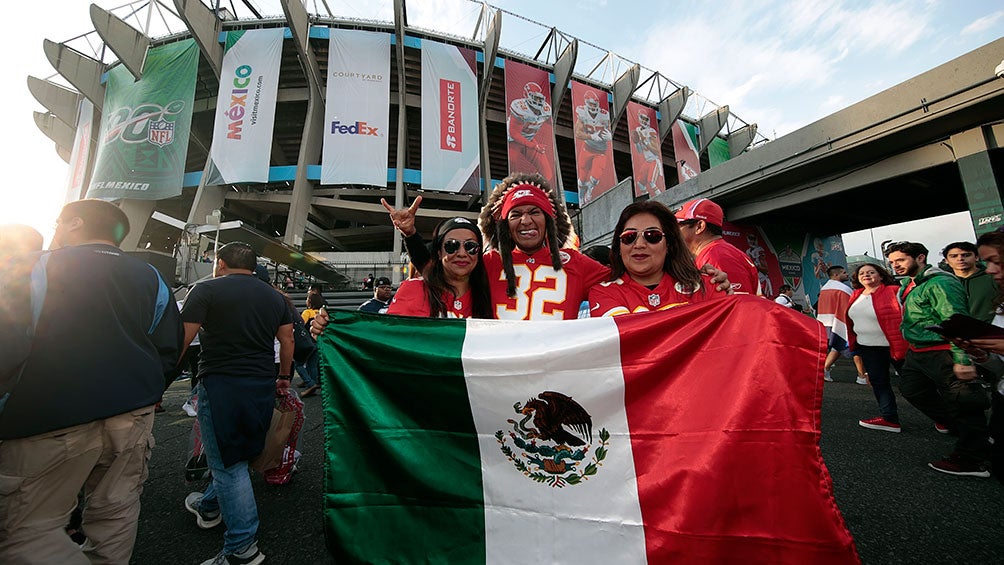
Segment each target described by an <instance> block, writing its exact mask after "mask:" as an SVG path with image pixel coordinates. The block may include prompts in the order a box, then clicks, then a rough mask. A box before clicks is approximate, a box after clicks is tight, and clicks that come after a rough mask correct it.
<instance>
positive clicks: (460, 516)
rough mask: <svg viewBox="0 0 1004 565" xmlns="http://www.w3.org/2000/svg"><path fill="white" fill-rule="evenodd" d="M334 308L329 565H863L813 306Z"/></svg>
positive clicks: (330, 330)
mask: <svg viewBox="0 0 1004 565" xmlns="http://www.w3.org/2000/svg"><path fill="white" fill-rule="evenodd" d="M331 314H332V323H331V324H329V325H328V327H327V330H326V331H325V332H324V333H323V334H322V335H321V337H320V339H319V345H320V356H321V371H322V380H323V384H322V392H323V395H324V399H323V406H324V437H325V453H324V457H325V469H324V487H323V502H322V505H323V506H322V507H323V512H324V515H323V521H324V529H325V538H326V541H327V544H328V549H329V551H330V552H331V553H332V554H333V556H334V558H335V561H336V562H339V563H343V562H344V563H349V562H351V563H426V562H436V563H439V562H442V563H513V564H517V563H618V564H621V563H624V564H635V563H771V564H790V565H796V564H797V565H802V564H805V563H812V564H834V565H836V564H845V563H846V564H853V563H858V561H859V560H858V556H857V553H856V550H855V548H854V542H853V540H852V538H851V534H850V533H849V532H848V531H847V528H846V526H845V524H844V521H843V518H842V517H841V515H840V511H839V510H838V508H837V505H836V503H835V501H834V499H833V487H832V483H831V480H830V475H829V472H828V471H827V469H826V466H825V465H824V464H823V460H822V457H821V455H820V451H819V437H820V424H819V422H820V409H821V398H822V390H823V375H822V365H823V360H824V358H825V355H826V333H825V332H824V331H823V328H822V326H820V325H819V324H818V323H817V322H816V321H815V320H813V319H811V318H809V317H808V316H804V315H801V314H799V313H797V312H794V311H792V310H790V309H788V308H783V307H781V306H778V305H777V304H774V303H772V302H770V301H768V300H764V299H762V298H758V297H755V296H749V295H744V296H729V297H723V298H720V299H716V300H711V301H706V302H701V303H698V304H689V305H684V306H680V307H677V308H672V309H670V310H666V311H661V312H649V313H645V314H636V315H626V316H617V317H614V318H592V319H586V320H569V321H558V322H518V321H516V322H514V321H501V320H478V319H466V320H442V319H425V318H406V317H400V316H388V315H375V314H366V313H360V312H353V311H343V310H333V311H332V312H331ZM753 327H755V328H757V331H750V328H753ZM683 344H686V345H685V346H683ZM723 391H729V393H728V394H723Z"/></svg>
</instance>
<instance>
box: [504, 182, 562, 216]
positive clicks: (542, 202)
mask: <svg viewBox="0 0 1004 565" xmlns="http://www.w3.org/2000/svg"><path fill="white" fill-rule="evenodd" d="M528 204H532V205H534V206H536V207H538V208H540V209H541V211H542V212H544V213H545V214H547V215H548V216H551V217H552V218H553V217H554V204H553V203H551V199H550V198H548V197H547V193H545V192H544V189H542V188H540V187H539V186H537V185H535V184H530V183H522V184H517V185H515V186H513V187H512V188H510V189H509V191H508V192H506V195H505V197H504V198H503V199H502V210H501V213H500V215H499V219H501V218H507V217H509V211H510V210H512V209H513V208H515V207H517V206H526V205H528Z"/></svg>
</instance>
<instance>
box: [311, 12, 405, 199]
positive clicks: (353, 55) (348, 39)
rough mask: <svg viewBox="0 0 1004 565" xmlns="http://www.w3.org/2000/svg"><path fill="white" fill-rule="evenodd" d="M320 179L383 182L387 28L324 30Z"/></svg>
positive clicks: (387, 126)
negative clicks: (384, 30)
mask: <svg viewBox="0 0 1004 565" xmlns="http://www.w3.org/2000/svg"><path fill="white" fill-rule="evenodd" d="M329 33H330V36H329V37H330V39H329V45H328V77H327V78H328V87H327V94H326V96H325V109H324V149H323V153H322V156H321V184H365V185H371V186H383V187H385V186H387V140H388V138H387V132H388V131H389V129H390V34H387V33H376V32H370V31H357V30H351V29H335V28H332V29H330V30H329Z"/></svg>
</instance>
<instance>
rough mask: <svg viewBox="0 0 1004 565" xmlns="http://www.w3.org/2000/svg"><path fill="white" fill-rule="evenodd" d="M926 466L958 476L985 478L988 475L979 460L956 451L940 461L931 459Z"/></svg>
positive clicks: (988, 472)
mask: <svg viewBox="0 0 1004 565" xmlns="http://www.w3.org/2000/svg"><path fill="white" fill-rule="evenodd" d="M927 466H928V467H930V468H932V469H934V470H935V471H940V472H942V473H947V474H949V475H956V476H959V477H980V478H984V479H985V478H987V477H989V476H990V471H988V470H987V468H986V467H984V466H983V465H982V464H981V463H980V462H979V461H976V460H974V459H972V458H969V457H964V456H962V455H959V454H958V453H952V454H951V455H949V456H948V457H945V458H944V459H942V460H940V461H932V462H930V463H928V464H927Z"/></svg>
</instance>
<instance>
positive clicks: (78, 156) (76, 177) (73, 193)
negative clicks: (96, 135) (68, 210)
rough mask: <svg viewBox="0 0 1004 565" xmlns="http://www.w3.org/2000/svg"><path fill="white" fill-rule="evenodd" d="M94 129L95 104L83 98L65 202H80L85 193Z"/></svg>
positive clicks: (79, 110) (80, 105)
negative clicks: (85, 180)
mask: <svg viewBox="0 0 1004 565" xmlns="http://www.w3.org/2000/svg"><path fill="white" fill-rule="evenodd" d="M93 127H94V104H91V101H90V100H88V99H86V98H83V99H82V100H81V101H80V104H79V106H78V110H77V132H76V133H75V134H74V136H73V149H72V150H71V151H70V173H69V175H68V176H67V178H66V198H65V199H64V202H73V201H75V200H80V198H81V197H82V196H83V193H84V179H85V178H86V177H87V160H88V159H90V157H91V132H92V128H93Z"/></svg>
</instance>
